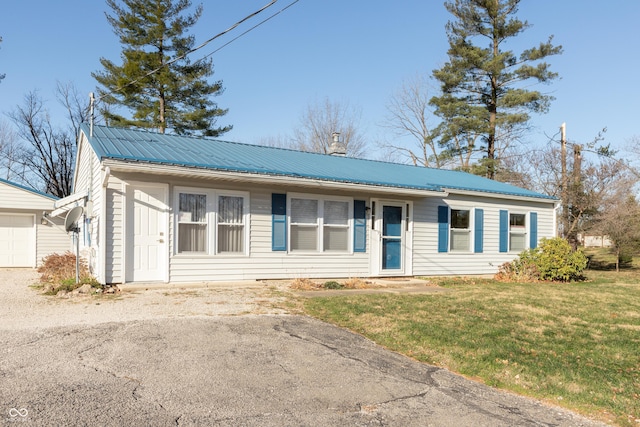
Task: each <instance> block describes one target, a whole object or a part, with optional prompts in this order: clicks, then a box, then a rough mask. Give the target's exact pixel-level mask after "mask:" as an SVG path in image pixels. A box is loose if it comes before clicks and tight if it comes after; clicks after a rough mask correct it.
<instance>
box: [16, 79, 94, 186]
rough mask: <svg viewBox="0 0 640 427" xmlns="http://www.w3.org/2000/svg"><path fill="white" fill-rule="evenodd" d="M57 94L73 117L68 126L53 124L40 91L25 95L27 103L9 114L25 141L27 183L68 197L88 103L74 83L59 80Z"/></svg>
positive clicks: (24, 157)
mask: <svg viewBox="0 0 640 427" xmlns="http://www.w3.org/2000/svg"><path fill="white" fill-rule="evenodd" d="M56 96H57V99H58V101H59V102H60V103H61V104H62V105H63V106H64V107H65V109H66V111H67V117H68V118H69V120H70V123H69V126H68V127H66V128H60V127H57V126H54V125H53V123H52V121H51V117H50V114H49V110H48V109H47V108H46V107H45V104H44V102H43V100H42V98H41V97H40V95H39V94H38V92H37V91H32V92H30V93H28V94H27V95H25V98H24V103H23V105H21V106H17V107H16V108H15V110H14V111H12V112H11V113H9V117H10V118H11V120H12V121H13V123H14V124H15V126H16V131H17V135H18V136H19V137H20V138H21V139H22V140H23V142H24V145H23V147H22V152H21V155H20V157H19V158H20V162H21V163H22V165H23V166H24V167H25V169H26V171H27V172H26V173H25V175H24V177H23V181H24V182H25V184H28V185H29V186H31V187H33V188H37V189H42V191H44V192H46V193H48V194H51V195H53V196H56V197H66V196H68V195H69V194H71V186H72V179H73V168H74V162H75V155H76V144H77V136H78V131H79V126H80V123H82V122H84V121H86V120H87V119H88V106H83V102H82V101H81V98H80V96H79V95H78V93H77V91H76V89H75V88H74V87H73V85H71V84H60V83H58V87H57V93H56ZM87 104H88V103H87Z"/></svg>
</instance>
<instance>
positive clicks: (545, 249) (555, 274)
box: [496, 237, 588, 282]
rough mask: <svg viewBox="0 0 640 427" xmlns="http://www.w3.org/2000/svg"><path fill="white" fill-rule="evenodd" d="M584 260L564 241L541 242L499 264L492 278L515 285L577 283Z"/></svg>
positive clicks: (583, 255)
mask: <svg viewBox="0 0 640 427" xmlns="http://www.w3.org/2000/svg"><path fill="white" fill-rule="evenodd" d="M587 261H588V259H587V256H586V255H585V254H584V253H583V252H582V251H581V250H577V251H574V250H573V248H572V247H571V245H569V242H567V241H566V240H564V239H561V238H559V237H555V238H553V239H542V240H541V241H540V246H538V247H537V248H534V249H528V250H526V251H524V252H522V253H521V254H520V255H519V256H518V258H516V259H515V260H513V261H512V262H510V263H506V264H504V265H502V266H501V267H500V269H499V271H498V274H497V275H496V278H497V279H499V280H511V281H516V282H523V281H533V280H536V279H537V280H546V281H560V282H570V281H574V280H581V279H582V278H583V276H582V272H583V271H584V269H585V268H586V267H587Z"/></svg>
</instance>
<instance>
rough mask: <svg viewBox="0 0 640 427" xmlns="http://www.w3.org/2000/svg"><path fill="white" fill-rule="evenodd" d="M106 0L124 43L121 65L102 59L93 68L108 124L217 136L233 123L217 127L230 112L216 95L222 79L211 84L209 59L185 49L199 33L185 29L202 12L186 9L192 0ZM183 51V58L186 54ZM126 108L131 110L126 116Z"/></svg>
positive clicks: (112, 22)
mask: <svg viewBox="0 0 640 427" xmlns="http://www.w3.org/2000/svg"><path fill="white" fill-rule="evenodd" d="M121 2H122V3H123V5H122V6H120V5H119V4H118V1H117V0H107V4H108V5H109V7H110V8H111V9H112V11H113V13H114V14H113V15H109V14H107V20H108V21H109V24H111V26H112V27H113V30H114V33H115V34H116V35H117V36H118V37H119V39H120V43H121V45H122V53H121V58H122V61H123V62H122V65H116V64H115V63H113V62H112V61H110V60H108V59H105V58H101V59H100V63H101V64H102V66H103V67H104V70H103V71H100V72H95V73H93V74H92V75H93V77H94V78H95V79H96V80H97V81H98V83H99V84H100V85H101V86H100V87H99V88H98V94H99V95H100V96H101V97H102V101H103V102H104V104H103V107H102V114H103V115H104V117H105V120H106V121H107V123H108V124H110V125H116V126H132V127H139V128H155V129H158V131H159V132H161V133H164V132H165V130H167V129H170V130H171V131H173V132H175V133H176V134H181V135H184V134H188V135H201V136H213V137H216V136H219V135H222V134H223V133H225V132H227V131H229V130H231V126H225V127H216V121H217V118H218V117H220V116H223V115H225V114H226V113H227V110H225V109H220V108H218V106H217V104H216V103H215V102H213V101H212V99H211V98H212V97H214V96H217V95H220V94H221V93H222V92H223V87H222V82H221V81H216V82H214V83H209V82H208V81H207V77H209V76H211V75H213V64H212V61H211V60H202V61H196V62H193V63H192V62H191V61H190V60H189V59H188V58H187V57H186V55H185V54H186V53H187V52H189V51H190V50H191V49H193V46H194V42H195V37H194V36H187V35H185V33H186V32H187V31H188V29H189V28H190V27H192V26H193V25H194V24H195V23H196V22H197V21H198V19H199V18H200V16H201V14H202V5H200V6H198V7H197V8H196V9H195V11H194V12H193V14H186V13H185V11H186V10H187V9H188V8H189V7H190V6H191V0H122V1H121ZM183 56H184V57H183ZM122 107H124V109H128V110H129V112H130V113H132V115H131V117H129V118H127V117H125V116H123V115H121V114H119V113H120V112H121V111H122V109H123V108H122Z"/></svg>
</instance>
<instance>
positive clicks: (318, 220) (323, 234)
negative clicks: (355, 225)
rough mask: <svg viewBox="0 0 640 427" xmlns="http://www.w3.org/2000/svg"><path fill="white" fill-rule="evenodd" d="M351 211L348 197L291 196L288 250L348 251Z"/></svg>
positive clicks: (350, 202)
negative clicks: (341, 198)
mask: <svg viewBox="0 0 640 427" xmlns="http://www.w3.org/2000/svg"><path fill="white" fill-rule="evenodd" d="M352 210H353V202H352V201H350V200H340V199H333V198H331V199H323V198H307V197H303V196H300V197H295V196H294V197H291V199H290V218H291V224H290V228H289V230H290V233H289V242H290V246H289V247H290V250H291V252H348V251H349V247H350V246H349V245H350V241H351V235H352V229H351V216H352V215H350V212H352Z"/></svg>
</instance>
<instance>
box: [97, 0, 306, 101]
mask: <svg viewBox="0 0 640 427" xmlns="http://www.w3.org/2000/svg"><path fill="white" fill-rule="evenodd" d="M277 1H278V0H272V1H271V2H270V3H268V4H266V5H265V6H263V7H261V8H260V9H258V10H257V11H255V12H253V13H252V14H250V15H247V16H246V17H244V18H242V19H241V20H239V21H238V22H236V23H235V24H233V25H232V26H230V27H229V28H227V29H226V30H224V31H222V32H220V33H218V34H216V35H215V36H213V37H211V38H210V39H208V40H206V41H205V42H203V43H201V44H200V45H199V46H197V47H194V48H193V49H191V50H189V51H187V52H186V53H184V54H182V55H180V56H178V57H176V58H174V59H172V60H171V61H169V62H167V63H165V64H162V65H161V66H159V67H158V68H156V69H154V70H151V71H149V72H148V73H146V74H145V75H143V76H142V77H139V78H137V79H135V80H132V81H130V82H128V83H127V84H125V85H122V86H119V87H117V88H116V89H114V90H112V91H110V92H108V93H104V94H102V95H100V96H99V97H98V98H97V99H96V100H98V101H99V100H101V99H102V98H104V97H106V96H109V95H111V94H113V93H115V92H119V91H121V90H122V89H124V88H126V87H129V86H131V85H133V84H136V83H138V82H139V81H141V80H142V79H145V78H147V77H149V76H151V75H153V74H155V73H157V72H158V71H160V70H162V69H163V68H165V67H167V66H169V65H171V64H173V63H174V62H176V61H180V60H181V59H184V58H186V57H187V55H189V54H191V53H193V52H195V51H197V50H200V49H202V48H203V47H205V46H206V45H208V44H209V43H211V42H212V41H214V40H216V39H217V38H219V37H221V36H223V35H225V34H227V33H229V32H230V31H232V30H233V29H235V28H236V27H238V26H239V25H240V24H242V23H244V22H245V21H247V20H249V19H251V18H253V17H254V16H256V15H258V14H260V13H262V12H263V11H264V10H266V9H268V8H269V7H271V6H273V5H274V4H275V3H276V2H277ZM298 1H299V0H295V1H294V2H293V3H291V4H290V5H289V6H287V7H285V8H283V9H282V10H280V11H278V12H277V13H275V14H274V15H272V16H270V17H269V18H267V19H265V20H264V21H262V22H260V23H259V24H258V25H255V26H254V27H252V28H250V29H249V30H247V31H245V32H244V33H242V34H241V35H240V36H238V37H236V38H234V39H233V40H231V41H229V42H228V43H226V44H224V45H223V46H222V47H224V46H226V45H228V44H229V43H231V42H232V41H234V40H236V39H238V38H239V37H241V36H242V35H244V34H246V33H248V32H249V31H251V30H253V29H254V28H256V27H258V26H259V25H262V24H263V23H264V22H266V21H268V20H269V19H271V18H273V17H274V16H276V15H278V14H279V13H281V12H282V11H284V10H285V9H287V8H289V7H291V6H292V5H293V4H294V3H297V2H298ZM222 47H220V48H218V49H217V50H215V51H214V52H217V51H218V50H220V49H222ZM214 52H212V53H210V54H209V55H212V54H213V53H214ZM209 55H207V56H209ZM207 56H205V57H203V58H202V59H204V58H206V57H207ZM202 59H200V60H202ZM92 103H93V99H92Z"/></svg>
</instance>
